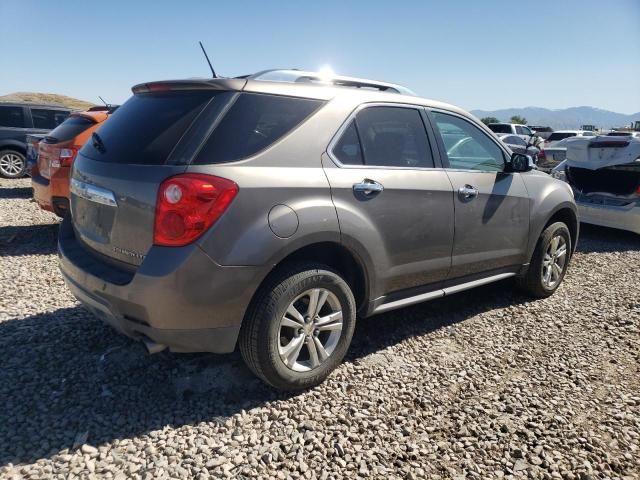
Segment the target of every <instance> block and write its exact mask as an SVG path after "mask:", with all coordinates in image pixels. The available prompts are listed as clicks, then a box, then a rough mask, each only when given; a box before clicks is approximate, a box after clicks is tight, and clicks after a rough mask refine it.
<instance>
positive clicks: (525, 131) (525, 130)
mask: <svg viewBox="0 0 640 480" xmlns="http://www.w3.org/2000/svg"><path fill="white" fill-rule="evenodd" d="M522 132H523V133H524V135H529V136H531V135H533V132H532V131H531V130H530V129H529V127H522Z"/></svg>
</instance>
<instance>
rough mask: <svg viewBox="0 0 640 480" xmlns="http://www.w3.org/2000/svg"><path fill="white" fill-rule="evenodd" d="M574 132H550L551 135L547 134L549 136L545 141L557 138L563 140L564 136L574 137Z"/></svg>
mask: <svg viewBox="0 0 640 480" xmlns="http://www.w3.org/2000/svg"><path fill="white" fill-rule="evenodd" d="M575 136H576V134H575V133H568V132H565V133H560V132H555V133H552V134H551V135H549V138H548V139H547V141H549V142H555V141H557V140H564V139H565V138H569V137H575Z"/></svg>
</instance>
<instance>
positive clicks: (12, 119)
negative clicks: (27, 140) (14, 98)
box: [0, 107, 26, 128]
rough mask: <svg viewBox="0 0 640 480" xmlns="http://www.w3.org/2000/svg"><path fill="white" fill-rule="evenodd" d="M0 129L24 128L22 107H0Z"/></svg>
mask: <svg viewBox="0 0 640 480" xmlns="http://www.w3.org/2000/svg"><path fill="white" fill-rule="evenodd" d="M0 127H12V128H25V127H26V125H25V123H24V111H23V110H22V107H0Z"/></svg>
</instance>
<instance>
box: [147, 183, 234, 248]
mask: <svg viewBox="0 0 640 480" xmlns="http://www.w3.org/2000/svg"><path fill="white" fill-rule="evenodd" d="M238 190H239V188H238V185H236V184H235V183H234V182H232V181H231V180H227V179H226V178H221V177H214V176H212V175H204V174H199V173H185V174H182V175H176V176H175V177H170V178H168V179H166V180H165V181H164V182H162V184H161V185H160V189H159V190H158V201H157V203H156V217H155V225H154V231H153V243H154V245H161V246H165V247H180V246H183V245H187V244H189V243H191V242H193V241H194V240H195V239H197V238H198V237H199V236H200V235H202V234H203V233H204V232H206V231H207V230H208V229H209V228H210V227H211V226H212V225H213V224H214V223H215V222H216V221H217V220H218V218H220V216H221V215H222V214H223V213H224V211H225V210H226V209H227V207H228V206H229V205H230V204H231V202H232V201H233V199H234V198H235V196H236V195H237V193H238Z"/></svg>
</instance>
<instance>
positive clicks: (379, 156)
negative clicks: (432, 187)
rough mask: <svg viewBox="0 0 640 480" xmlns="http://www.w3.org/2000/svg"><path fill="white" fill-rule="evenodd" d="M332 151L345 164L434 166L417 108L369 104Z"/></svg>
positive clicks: (360, 112)
mask: <svg viewBox="0 0 640 480" xmlns="http://www.w3.org/2000/svg"><path fill="white" fill-rule="evenodd" d="M333 153H334V155H336V157H337V158H338V159H339V160H340V161H341V162H342V163H346V164H358V163H364V164H365V165H369V166H377V167H405V168H433V167H434V161H433V156H432V155H431V149H430V147H429V139H428V137H427V132H426V130H425V126H424V123H423V122H422V117H421V115H420V112H419V111H418V110H416V109H414V108H404V107H367V108H364V109H363V110H360V111H359V112H358V113H357V115H356V118H355V121H354V122H352V123H351V125H350V126H349V128H347V130H346V131H345V132H344V134H343V135H342V137H341V138H340V140H339V141H338V143H337V144H336V145H335V147H334V149H333ZM343 159H346V161H343ZM360 159H361V161H360V162H358V160H360Z"/></svg>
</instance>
